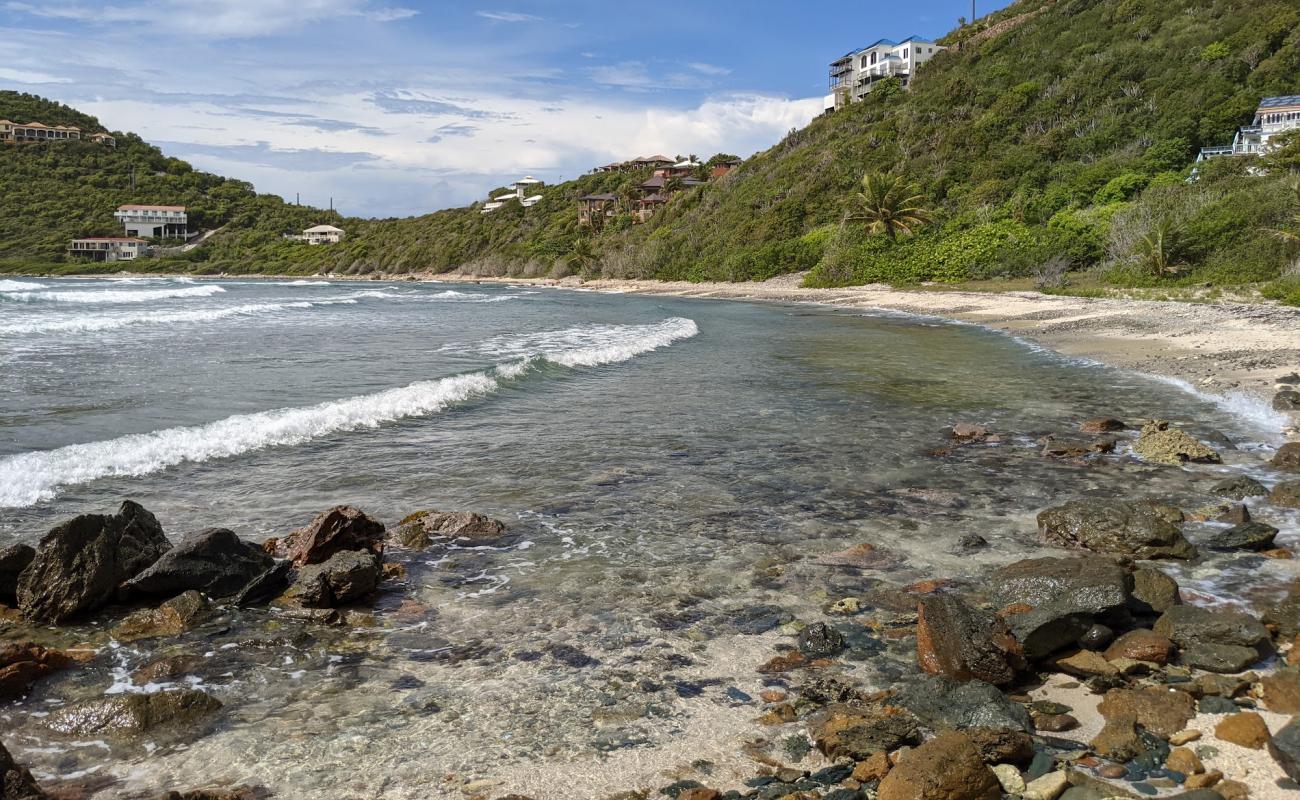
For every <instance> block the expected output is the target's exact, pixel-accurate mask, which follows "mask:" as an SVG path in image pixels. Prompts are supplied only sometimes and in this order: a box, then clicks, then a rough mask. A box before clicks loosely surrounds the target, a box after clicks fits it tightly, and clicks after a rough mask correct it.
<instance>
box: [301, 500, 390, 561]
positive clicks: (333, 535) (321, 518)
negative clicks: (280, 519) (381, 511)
mask: <svg viewBox="0 0 1300 800" xmlns="http://www.w3.org/2000/svg"><path fill="white" fill-rule="evenodd" d="M284 544H285V547H286V549H287V552H288V557H289V560H290V561H292V562H293V563H294V564H295V565H297V566H299V567H301V566H305V565H307V564H321V563H324V562H325V561H328V560H329V559H330V558H331V557H332V556H333V555H334V554H335V553H339V552H342V551H345V550H369V551H370V552H371V553H374V554H375V555H376V556H382V555H383V554H384V526H383V524H381V523H379V522H376V521H375V520H373V519H371V518H370V517H368V516H366V515H365V513H363V512H362V511H361V510H360V509H357V508H353V507H352V506H335V507H334V508H331V509H329V510H328V511H323V512H321V513H320V514H318V515H317V516H316V518H315V519H313V520H312V521H311V522H309V523H307V525H305V526H304V527H301V528H299V529H297V530H295V531H294V532H292V533H290V534H289V535H288V536H286V537H285V540H284Z"/></svg>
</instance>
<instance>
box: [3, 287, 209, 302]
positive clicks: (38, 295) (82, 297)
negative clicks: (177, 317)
mask: <svg viewBox="0 0 1300 800" xmlns="http://www.w3.org/2000/svg"><path fill="white" fill-rule="evenodd" d="M224 291H226V290H225V289H223V288H221V287H220V286H215V285H211V284H209V285H206V286H186V287H184V288H180V289H144V290H141V291H130V290H125V291H124V290H121V289H107V290H104V291H100V292H83V291H22V292H5V291H0V295H3V296H4V297H6V298H8V299H10V300H16V301H18V302H20V303H33V302H40V301H48V302H51V303H147V302H150V301H152V300H170V299H173V298H183V297H210V296H211V295H214V294H221V293H222V292H224Z"/></svg>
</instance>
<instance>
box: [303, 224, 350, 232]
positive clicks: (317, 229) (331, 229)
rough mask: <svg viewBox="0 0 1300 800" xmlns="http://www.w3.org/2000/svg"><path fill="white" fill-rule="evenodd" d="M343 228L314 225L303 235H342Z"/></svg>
mask: <svg viewBox="0 0 1300 800" xmlns="http://www.w3.org/2000/svg"><path fill="white" fill-rule="evenodd" d="M342 232H343V229H342V228H336V227H334V226H333V225H314V226H312V227H310V228H308V229H307V230H305V231H303V233H342Z"/></svg>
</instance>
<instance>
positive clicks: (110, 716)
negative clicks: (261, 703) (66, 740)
mask: <svg viewBox="0 0 1300 800" xmlns="http://www.w3.org/2000/svg"><path fill="white" fill-rule="evenodd" d="M219 708H221V703H220V702H218V701H217V699H216V698H214V697H212V696H211V695H208V694H205V693H203V692H200V691H197V690H194V689H181V690H176V691H167V692H154V693H152V694H118V695H110V696H106V697H100V698H96V699H94V700H86V701H84V702H81V703H76V704H75V705H71V706H67V707H64V708H60V709H59V710H57V711H55V712H54V713H52V714H51V715H50V716H49V718H48V719H47V720H46V724H47V725H48V726H49V728H50V730H52V731H55V732H56V733H61V734H64V735H67V736H85V735H87V734H95V733H117V732H122V733H143V732H145V731H149V730H153V729H154V728H157V727H159V726H162V725H173V724H175V725H182V724H188V723H192V722H196V721H198V720H199V719H202V718H203V717H206V716H207V715H209V714H212V713H214V712H215V711H217V709H219Z"/></svg>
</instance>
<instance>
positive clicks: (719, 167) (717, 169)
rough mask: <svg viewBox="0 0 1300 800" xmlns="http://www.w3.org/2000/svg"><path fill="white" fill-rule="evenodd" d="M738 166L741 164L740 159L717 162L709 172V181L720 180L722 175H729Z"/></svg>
mask: <svg viewBox="0 0 1300 800" xmlns="http://www.w3.org/2000/svg"><path fill="white" fill-rule="evenodd" d="M740 164H741V162H740V159H733V160H730V161H719V162H718V163H716V164H714V165H713V169H712V170H710V171H709V180H711V181H716V180H717V179H718V178H721V177H723V176H724V175H727V174H728V173H730V172H731V171H732V170H733V169H735V168H736V167H739V166H740Z"/></svg>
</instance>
